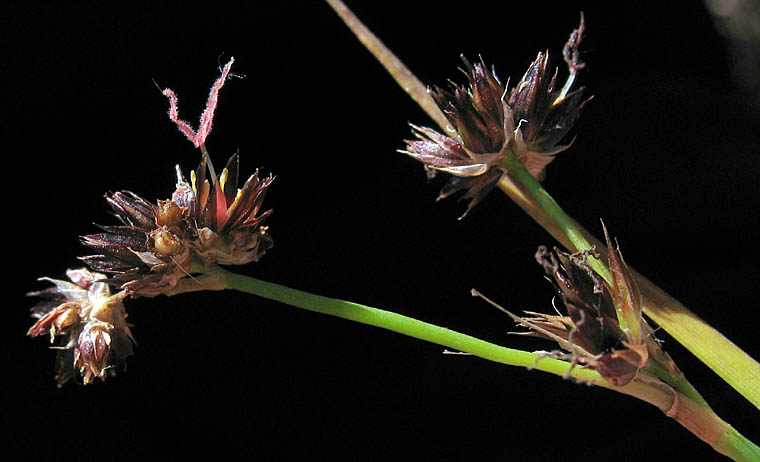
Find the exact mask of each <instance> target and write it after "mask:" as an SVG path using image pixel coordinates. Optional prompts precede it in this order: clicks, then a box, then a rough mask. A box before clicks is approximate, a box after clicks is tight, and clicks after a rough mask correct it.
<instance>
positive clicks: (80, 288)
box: [27, 268, 134, 386]
mask: <svg viewBox="0 0 760 462" xmlns="http://www.w3.org/2000/svg"><path fill="white" fill-rule="evenodd" d="M66 275H67V276H68V278H69V280H70V281H71V282H69V281H62V280H57V279H50V278H42V279H43V280H46V281H49V282H52V283H53V284H54V287H52V288H48V289H45V290H42V291H39V292H32V293H30V294H29V295H32V296H38V297H42V298H43V299H44V300H43V301H42V302H40V303H39V304H37V305H36V306H35V307H34V308H32V316H34V317H35V318H37V322H35V323H34V325H33V326H32V327H31V328H30V329H29V331H28V332H27V335H29V336H31V337H37V336H38V335H42V334H46V333H47V334H49V335H50V342H51V343H55V344H56V346H55V347H54V348H56V349H57V350H58V356H57V359H56V376H55V378H56V381H57V382H58V386H62V385H63V384H64V383H65V382H66V381H68V380H69V379H70V378H72V377H73V376H74V375H75V374H76V372H79V373H80V374H81V375H82V380H83V382H84V383H85V384H88V383H92V381H93V380H94V379H95V378H101V379H103V380H105V377H106V374H107V373H111V374H113V373H115V371H116V370H118V369H120V368H121V367H122V366H123V365H124V360H125V359H126V357H127V356H129V355H131V354H132V343H133V342H134V339H133V338H132V333H131V332H130V330H129V324H127V322H126V318H127V313H126V311H125V310H124V303H123V299H124V297H125V296H126V292H119V293H118V294H116V295H111V289H110V287H109V285H108V284H107V283H106V282H103V279H104V278H105V276H104V275H102V274H98V273H93V272H90V271H88V270H87V269H85V268H81V269H77V270H69V271H67V272H66Z"/></svg>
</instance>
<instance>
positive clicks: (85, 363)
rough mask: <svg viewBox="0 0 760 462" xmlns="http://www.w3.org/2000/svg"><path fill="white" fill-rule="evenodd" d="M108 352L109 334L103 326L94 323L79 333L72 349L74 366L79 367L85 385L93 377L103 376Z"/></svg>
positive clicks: (90, 381)
mask: <svg viewBox="0 0 760 462" xmlns="http://www.w3.org/2000/svg"><path fill="white" fill-rule="evenodd" d="M110 353H111V335H110V334H109V333H108V332H107V329H106V328H105V327H104V326H101V325H94V326H91V327H88V328H85V329H84V330H83V331H82V333H81V334H79V341H78V345H77V347H76V349H75V350H74V367H76V368H79V373H80V374H82V380H83V381H84V383H85V385H87V384H90V383H92V380H93V379H94V378H95V377H101V378H103V377H104V376H105V371H106V368H107V367H108V356H109V354H110Z"/></svg>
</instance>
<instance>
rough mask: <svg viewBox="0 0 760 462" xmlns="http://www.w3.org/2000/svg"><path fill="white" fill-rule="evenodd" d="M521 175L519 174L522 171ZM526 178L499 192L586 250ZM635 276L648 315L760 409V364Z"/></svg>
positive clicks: (504, 184)
mask: <svg viewBox="0 0 760 462" xmlns="http://www.w3.org/2000/svg"><path fill="white" fill-rule="evenodd" d="M516 171H519V168H518V169H516ZM531 178H532V176H531ZM525 179H526V180H527V186H526V185H525V184H523V182H522V181H520V179H519V178H518V177H517V176H515V175H506V176H504V177H503V178H502V180H501V181H500V182H499V188H500V189H501V190H502V191H503V192H504V193H505V194H507V195H508V196H509V197H510V198H511V199H512V200H513V201H514V202H515V203H516V204H517V205H518V206H519V207H520V208H522V209H523V211H525V212H526V213H527V214H528V215H529V216H530V217H531V218H533V219H534V220H535V221H536V222H537V223H538V224H539V225H541V227H542V228H544V229H545V230H546V231H548V232H549V234H551V235H552V236H553V237H554V238H555V239H556V240H557V241H559V242H560V243H561V244H562V245H563V246H564V247H565V248H567V249H568V250H570V251H578V250H580V249H579V248H578V247H576V245H575V243H574V242H573V241H572V240H571V239H570V237H569V236H568V234H567V233H565V231H564V229H563V227H562V226H560V225H559V224H558V222H557V221H556V220H555V217H554V216H553V215H551V213H550V211H551V210H552V208H551V207H550V208H549V209H548V210H547V209H544V207H543V205H542V204H541V203H539V201H538V199H537V198H536V197H535V196H534V195H533V193H532V192H531V190H530V187H534V188H535V187H536V185H537V187H538V188H541V190H542V191H543V192H542V193H541V194H542V195H543V194H545V195H547V196H548V193H547V192H546V191H545V190H543V187H541V185H540V184H538V182H537V181H535V179H532V181H531V179H529V178H527V177H526V178H525ZM552 202H554V201H553V200H552ZM554 203H555V204H556V202H554ZM557 207H558V206H557ZM561 216H562V217H561V218H562V220H561V221H562V223H563V225H564V226H565V227H566V228H567V227H570V228H574V229H575V230H577V232H578V233H580V234H581V235H582V236H583V237H584V238H585V240H586V242H587V243H588V244H590V245H593V246H594V247H595V249H596V251H597V253H599V255H600V257H602V258H606V257H607V251H608V250H607V248H606V246H605V245H604V244H602V243H601V242H600V241H599V240H597V239H596V238H595V237H594V236H593V235H592V234H591V233H589V232H588V231H586V230H585V229H584V228H583V227H582V226H580V225H579V224H578V223H577V222H575V221H574V220H573V219H572V218H570V217H569V215H567V214H566V213H565V212H564V211H563V212H561ZM576 235H577V234H576ZM581 244H582V241H581ZM631 273H632V274H633V278H634V279H635V281H636V283H637V284H638V286H639V289H640V290H641V294H642V296H643V298H644V313H645V314H646V315H647V316H648V317H649V318H650V319H652V321H654V322H655V323H657V325H658V326H660V327H662V328H663V329H664V330H665V331H666V332H667V333H668V334H670V335H671V336H672V337H673V338H674V339H675V340H676V341H677V342H678V343H680V344H682V345H683V346H684V347H685V348H686V349H688V350H689V351H691V352H692V353H693V354H694V355H695V356H696V357H697V358H699V360H700V361H702V362H703V363H704V364H705V365H707V367H709V368H710V369H712V370H713V371H714V372H715V373H716V374H718V376H720V377H721V378H722V379H723V380H725V381H726V383H728V384H729V385H730V386H731V387H732V388H733V389H735V390H736V391H738V392H739V393H740V394H741V395H742V396H744V397H745V398H746V399H747V400H749V401H750V402H751V403H752V404H754V405H755V407H756V408H758V409H760V387H759V386H758V385H757V384H758V383H760V363H758V362H757V361H755V360H754V359H753V358H752V357H751V356H749V355H748V354H747V353H746V352H744V351H743V350H742V349H741V348H739V347H738V346H737V345H735V344H734V343H733V342H731V341H730V340H729V339H728V338H726V337H725V336H724V335H723V334H721V333H720V332H719V331H718V330H716V329H715V328H713V327H712V326H710V325H709V324H707V323H706V322H705V321H704V320H702V319H701V318H700V317H699V316H697V315H696V314H694V313H693V312H692V311H690V310H689V309H688V308H686V307H685V306H684V305H683V304H681V303H680V302H679V301H678V300H676V299H674V298H673V297H671V296H670V295H668V294H667V293H666V292H665V291H663V290H662V289H660V288H659V287H657V286H656V285H655V284H654V283H652V282H651V281H650V280H648V279H647V278H645V277H644V276H642V275H641V274H639V273H638V272H637V271H636V270H635V269H633V268H631ZM671 385H672V386H674V387H676V388H677V389H679V390H681V391H683V392H687V390H685V389H681V388H679V387H678V386H677V384H674V383H671Z"/></svg>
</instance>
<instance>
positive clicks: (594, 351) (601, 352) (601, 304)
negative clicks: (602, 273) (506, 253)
mask: <svg viewBox="0 0 760 462" xmlns="http://www.w3.org/2000/svg"><path fill="white" fill-rule="evenodd" d="M590 255H591V254H590V253H588V252H584V253H577V254H567V253H564V252H562V251H560V250H556V249H555V253H551V252H549V251H548V250H547V249H546V247H540V248H539V249H538V252H537V253H536V260H537V261H538V263H539V264H540V265H541V266H543V268H544V271H546V273H547V275H548V276H549V277H550V278H551V280H552V282H553V284H554V287H555V289H556V291H557V294H558V296H559V298H560V299H561V300H562V302H563V304H564V305H565V308H566V309H567V316H556V315H545V314H541V313H531V314H532V315H534V316H535V317H532V318H527V319H521V321H520V322H521V323H522V324H523V325H525V326H527V327H529V328H531V329H533V331H532V332H531V333H532V334H534V335H538V336H540V337H546V338H549V339H552V340H555V341H557V342H558V343H559V344H560V346H561V347H562V348H563V349H564V350H566V351H568V352H569V353H570V354H571V355H572V359H573V360H574V361H577V362H580V363H583V364H586V365H587V366H589V367H591V368H593V369H596V370H597V371H598V372H599V373H600V374H601V375H602V377H604V378H605V379H606V380H608V381H609V382H610V383H612V384H614V385H625V384H626V383H628V382H630V381H631V380H633V379H634V378H635V377H636V375H637V374H638V371H639V369H641V368H642V367H644V366H646V364H647V362H648V361H649V348H659V346H656V345H654V344H651V345H650V344H645V340H646V339H643V338H642V337H641V336H638V337H637V336H636V335H635V334H634V333H633V331H632V330H631V329H624V328H622V327H621V325H620V322H619V319H618V315H617V308H616V304H617V303H618V299H617V295H616V293H615V292H613V291H612V290H611V288H610V287H609V286H608V285H607V284H606V283H605V282H604V281H603V280H602V279H601V278H600V277H599V276H598V275H597V274H596V273H595V272H594V270H592V269H591V267H590V266H589V265H588V263H587V259H588V258H589V257H590ZM638 322H639V323H642V322H643V321H642V320H641V318H640V317H639V319H638ZM647 343H648V341H647Z"/></svg>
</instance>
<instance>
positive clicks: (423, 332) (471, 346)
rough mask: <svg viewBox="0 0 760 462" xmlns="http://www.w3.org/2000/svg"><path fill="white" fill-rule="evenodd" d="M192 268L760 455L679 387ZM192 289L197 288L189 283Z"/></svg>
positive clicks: (734, 454) (745, 456)
mask: <svg viewBox="0 0 760 462" xmlns="http://www.w3.org/2000/svg"><path fill="white" fill-rule="evenodd" d="M193 269H194V270H195V271H198V272H201V273H203V274H202V275H201V278H205V279H204V280H205V281H207V283H206V284H205V286H206V288H207V289H210V290H221V289H225V288H226V289H234V290H238V291H241V292H245V293H249V294H253V295H257V296H260V297H264V298H267V299H270V300H275V301H278V302H281V303H284V304H287V305H291V306H294V307H297V308H302V309H306V310H309V311H314V312H317V313H322V314H327V315H330V316H336V317H339V318H343V319H347V320H350V321H356V322H359V323H362V324H367V325H371V326H375V327H380V328H383V329H387V330H390V331H393V332H397V333H400V334H403V335H407V336H409V337H413V338H417V339H420V340H425V341H428V342H431V343H435V344H437V345H442V346H446V347H449V348H453V349H456V350H458V351H461V352H464V353H470V354H472V355H474V356H478V357H480V358H483V359H487V360H490V361H494V362H498V363H501V364H506V365H510V366H520V367H527V368H529V369H537V370H540V371H543V372H548V373H551V374H555V375H558V376H562V377H565V376H568V375H569V376H571V377H573V378H574V379H576V380H581V381H584V382H586V383H589V384H591V385H595V386H599V387H603V388H607V389H610V390H613V391H617V392H619V393H623V394H626V395H629V396H633V397H635V398H638V399H641V400H643V401H645V402H647V403H649V404H652V405H654V406H657V407H658V408H659V409H660V410H662V411H663V412H665V413H666V414H667V415H668V416H669V417H671V418H673V419H675V420H676V421H677V422H678V423H680V424H681V425H683V426H684V427H685V428H686V429H687V430H689V431H690V432H691V433H693V434H694V435H696V436H697V437H699V438H700V439H701V440H703V441H705V442H706V443H708V444H709V445H710V446H712V447H713V449H715V450H716V451H718V452H720V453H721V454H725V455H727V456H729V457H731V458H732V459H734V460H737V461H750V460H758V459H759V458H760V448H758V447H757V446H756V445H754V444H753V443H752V442H751V441H749V440H747V439H746V438H745V437H744V436H742V435H741V434H740V433H739V432H737V431H736V430H735V429H734V428H733V427H731V425H729V424H728V423H726V422H725V421H723V420H722V419H721V418H720V417H718V416H717V415H716V414H715V413H714V412H713V411H712V410H711V409H710V408H709V407H707V406H704V405H703V404H702V403H700V402H697V401H694V400H692V399H690V398H689V397H688V396H685V395H682V394H681V393H679V392H677V391H674V390H673V389H671V388H669V387H668V386H667V385H664V384H663V383H661V382H654V383H652V382H650V381H647V380H634V381H633V382H630V383H629V384H627V385H625V386H622V387H616V386H614V385H612V384H610V383H609V382H607V381H606V380H604V379H603V378H602V377H601V376H600V375H599V373H597V372H596V371H594V370H590V369H585V368H583V367H581V366H576V367H573V365H572V364H571V363H569V362H566V361H561V360H558V359H554V358H547V357H545V356H542V355H540V354H537V353H530V352H527V351H522V350H515V349H512V348H506V347H503V346H499V345H495V344H493V343H490V342H486V341H484V340H481V339H478V338H475V337H472V336H469V335H465V334H462V333H459V332H456V331H453V330H451V329H447V328H444V327H439V326H436V325H433V324H429V323H426V322H423V321H420V320H417V319H414V318H410V317H408V316H404V315H401V314H397V313H393V312H391V311H385V310H381V309H378V308H373V307H370V306H366V305H361V304H358V303H352V302H347V301H344V300H338V299H334V298H329V297H324V296H321V295H315V294H311V293H308V292H304V291H301V290H297V289H291V288H288V287H285V286H282V285H279V284H274V283H271V282H266V281H262V280H259V279H255V278H251V277H248V276H244V275H241V274H237V273H233V272H230V271H227V270H225V269H223V268H221V267H217V266H214V267H208V268H204V267H201V266H199V265H196V266H195V267H194V268H193ZM211 281H214V282H211ZM188 289H189V291H192V290H194V289H191V288H190V286H188ZM178 293H179V292H178ZM654 380H655V381H656V379H654Z"/></svg>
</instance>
